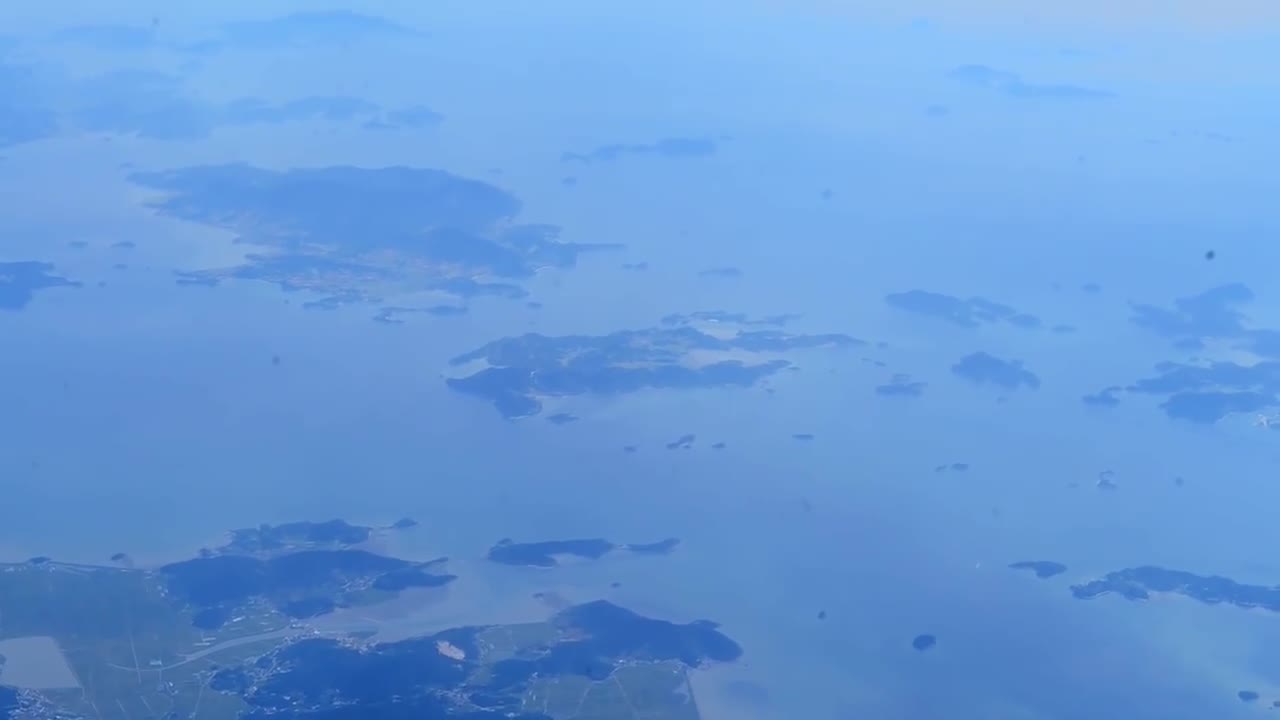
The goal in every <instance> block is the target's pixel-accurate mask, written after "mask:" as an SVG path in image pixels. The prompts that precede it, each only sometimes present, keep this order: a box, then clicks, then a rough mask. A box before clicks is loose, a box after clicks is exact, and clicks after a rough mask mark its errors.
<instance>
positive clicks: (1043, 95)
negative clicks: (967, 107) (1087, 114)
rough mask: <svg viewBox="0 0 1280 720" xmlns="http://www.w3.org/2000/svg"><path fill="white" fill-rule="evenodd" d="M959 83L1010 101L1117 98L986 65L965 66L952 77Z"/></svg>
mask: <svg viewBox="0 0 1280 720" xmlns="http://www.w3.org/2000/svg"><path fill="white" fill-rule="evenodd" d="M950 77H951V79H953V80H956V81H958V82H963V83H966V84H969V85H974V86H978V87H984V88H989V89H992V90H996V91H998V92H1001V93H1004V94H1005V95H1008V96H1010V97H1014V98H1020V99H1027V100H1038V99H1044V100H1105V99H1107V98H1111V97H1114V94H1113V93H1111V92H1109V91H1107V90H1099V89H1096V88H1089V87H1084V86H1082V85H1068V84H1057V83H1034V82H1029V81H1027V80H1024V79H1023V78H1022V76H1020V75H1018V74H1017V73H1012V72H1008V71H1006V70H997V69H996V68H993V67H988V66H986V65H961V66H960V67H958V68H956V69H954V70H952V71H951V73H950Z"/></svg>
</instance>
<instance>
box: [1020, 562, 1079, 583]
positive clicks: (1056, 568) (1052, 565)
mask: <svg viewBox="0 0 1280 720" xmlns="http://www.w3.org/2000/svg"><path fill="white" fill-rule="evenodd" d="M1009 567H1010V568H1011V569H1013V570H1030V571H1031V572H1032V573H1035V576H1036V577H1038V578H1040V579H1041V580H1044V579H1047V578H1051V577H1054V576H1055V575H1061V574H1062V573H1064V572H1066V571H1067V566H1066V565H1063V564H1062V563H1057V562H1052V561H1049V560H1022V561H1019V562H1015V563H1010V564H1009Z"/></svg>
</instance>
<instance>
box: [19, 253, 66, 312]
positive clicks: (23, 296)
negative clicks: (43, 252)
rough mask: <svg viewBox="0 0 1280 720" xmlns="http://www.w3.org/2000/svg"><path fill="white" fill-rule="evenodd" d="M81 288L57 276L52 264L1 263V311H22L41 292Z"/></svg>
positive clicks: (30, 262) (27, 262)
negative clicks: (52, 289) (54, 289)
mask: <svg viewBox="0 0 1280 720" xmlns="http://www.w3.org/2000/svg"><path fill="white" fill-rule="evenodd" d="M80 286H81V284H80V283H78V282H75V281H73V280H68V279H66V278H64V277H61V276H59V275H55V274H54V266H53V265H52V264H51V263H45V262H36V261H33V260H27V261H22V262H0V310H22V309H24V308H26V307H27V305H29V304H31V301H32V300H33V299H34V298H35V295H36V293H37V292H39V291H41V290H46V289H48V288H59V287H66V288H77V287H80Z"/></svg>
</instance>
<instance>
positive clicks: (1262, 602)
mask: <svg viewBox="0 0 1280 720" xmlns="http://www.w3.org/2000/svg"><path fill="white" fill-rule="evenodd" d="M1160 593H1168V594H1174V595H1182V596H1183V597H1188V598H1191V599H1192V600H1196V601H1197V602H1202V603H1205V604H1207V605H1234V606H1235V607H1238V608H1244V609H1260V610H1266V611H1269V612H1280V587H1276V586H1265V585H1246V584H1243V583H1238V582H1236V581H1235V580H1232V579H1230V578H1226V577H1222V576H1220V575H1197V574H1195V573H1191V572H1186V571H1183V570H1170V569H1167V568H1162V567H1157V566H1153V565H1145V566H1142V567H1135V568H1127V569H1124V570H1117V571H1115V572H1110V573H1107V574H1106V575H1104V576H1103V577H1101V578H1099V579H1097V580H1092V581H1090V582H1087V583H1082V584H1079V585H1072V586H1071V594H1072V595H1073V596H1075V597H1076V598H1077V599H1080V600H1091V599H1094V598H1098V597H1102V596H1103V595H1109V594H1115V595H1119V596H1120V597H1122V598H1124V599H1126V600H1147V599H1149V598H1150V597H1151V596H1152V595H1153V594H1160Z"/></svg>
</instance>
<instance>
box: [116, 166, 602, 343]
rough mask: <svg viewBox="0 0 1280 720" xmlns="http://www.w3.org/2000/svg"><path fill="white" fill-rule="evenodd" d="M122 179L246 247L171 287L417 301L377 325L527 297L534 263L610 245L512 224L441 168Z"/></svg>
mask: <svg viewBox="0 0 1280 720" xmlns="http://www.w3.org/2000/svg"><path fill="white" fill-rule="evenodd" d="M129 179H130V180H131V181H132V182H133V183H135V184H136V185H138V186H140V187H143V188H146V189H148V190H152V191H154V192H155V193H156V196H155V198H154V199H153V200H152V201H151V202H150V207H151V208H152V209H153V210H154V211H155V212H157V213H158V214H160V215H162V216H165V217H169V218H173V219H177V220H183V221H187V222H192V223H199V224H202V225H206V226H210V227H215V228H219V229H223V230H226V231H229V232H230V233H233V235H234V237H235V240H236V242H240V243H244V244H246V245H249V246H252V251H251V252H249V253H247V254H246V258H245V260H244V262H242V263H240V264H237V265H232V266H230V267H221V268H206V269H196V270H188V271H181V272H179V273H178V280H179V282H180V283H183V284H191V285H217V284H219V283H220V282H222V281H224V280H246V281H259V282H267V283H271V284H273V285H276V286H278V287H280V288H282V289H284V290H286V291H306V292H308V293H311V294H313V295H315V296H317V297H318V298H320V299H319V300H318V301H316V302H314V303H312V304H310V305H309V306H310V307H313V308H316V309H326V308H332V307H336V306H339V305H343V304H348V303H380V302H381V301H382V299H383V298H390V297H396V298H400V297H408V296H412V297H414V298H415V299H417V300H418V301H420V302H419V303H418V304H413V305H409V304H406V305H399V304H397V305H390V306H387V308H385V309H384V310H383V311H381V312H380V313H379V314H378V315H377V316H376V317H377V318H378V319H381V320H382V321H384V322H395V321H396V319H397V316H398V315H402V314H404V313H406V312H413V311H421V312H424V313H429V314H433V315H450V314H457V313H458V312H461V311H462V308H460V307H459V299H460V298H461V299H465V298H468V297H474V296H480V295H493V296H498V297H506V298H513V299H517V298H524V297H525V296H526V294H527V293H526V291H525V290H524V288H523V287H522V286H521V283H522V282H523V281H525V280H528V279H529V278H531V277H532V276H534V275H535V274H536V273H537V272H538V271H540V270H541V269H544V268H569V267H572V266H573V265H574V264H575V263H576V261H577V258H578V256H579V255H581V254H582V253H583V252H586V251H589V250H596V249H604V248H612V247H616V246H614V245H603V244H595V245H587V244H577V243H569V242H564V241H562V240H560V239H559V234H560V230H559V228H557V227H556V226H553V225H545V224H542V225H534V224H519V223H517V222H515V218H516V216H517V215H518V214H519V213H520V209H521V203H520V201H519V200H518V199H517V198H516V197H515V196H513V195H512V194H510V193H509V192H507V191H505V190H502V189H500V188H498V187H496V186H494V185H491V184H489V183H486V182H482V181H479V180H471V179H467V178H463V177H459V176H457V175H453V174H451V173H448V172H445V171H443V170H434V169H428V168H413V167H383V168H361V167H350V166H334V167H319V168H304V169H291V170H270V169H266V168H260V167H254V166H251V165H244V164H230V165H198V166H192V167H183V168H177V169H172V170H165V171H158V172H136V173H134V174H132V175H131V176H130V177H129ZM449 298H453V299H452V300H449ZM441 300H445V302H441Z"/></svg>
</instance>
